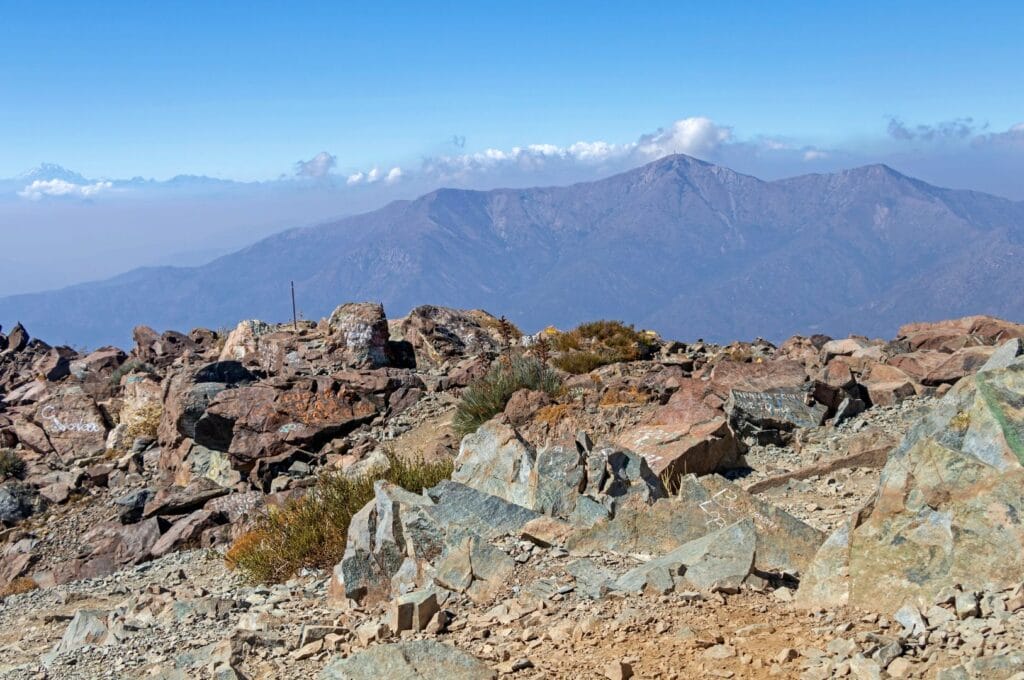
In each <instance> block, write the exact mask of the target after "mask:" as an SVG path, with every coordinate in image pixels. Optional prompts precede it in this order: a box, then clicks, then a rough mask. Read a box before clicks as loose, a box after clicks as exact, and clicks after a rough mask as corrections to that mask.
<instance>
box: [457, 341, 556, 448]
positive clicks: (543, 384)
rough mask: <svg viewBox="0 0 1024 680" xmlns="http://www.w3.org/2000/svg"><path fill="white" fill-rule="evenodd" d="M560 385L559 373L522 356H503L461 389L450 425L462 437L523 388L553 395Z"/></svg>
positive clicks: (492, 414)
mask: <svg viewBox="0 0 1024 680" xmlns="http://www.w3.org/2000/svg"><path fill="white" fill-rule="evenodd" d="M560 387H561V381H560V380H559V378H558V374H557V373H555V372H554V371H552V370H551V369H550V368H548V367H547V366H545V365H544V364H543V363H541V362H540V361H538V360H537V359H534V358H533V357H527V356H522V355H515V356H510V357H503V358H502V359H501V360H499V361H498V362H497V363H496V364H495V365H494V366H493V367H492V368H491V370H490V371H488V372H487V374H486V375H485V376H484V377H482V378H480V379H479V380H476V381H474V382H472V383H470V384H469V385H468V386H467V387H466V389H464V390H463V391H462V398H461V399H460V400H459V404H458V406H456V408H455V417H454V418H453V419H452V425H453V426H454V428H455V432H456V433H457V434H458V435H459V436H460V437H462V436H465V435H467V434H469V433H471V432H475V431H476V429H477V428H478V427H480V426H481V425H483V424H484V423H485V422H487V421H488V420H490V419H491V418H493V417H494V416H496V415H498V414H499V413H501V412H502V411H503V410H505V405H506V404H508V400H509V399H510V398H511V397H512V395H513V394H515V393H516V392H518V391H519V390H522V389H527V390H541V391H544V392H547V393H548V394H551V395H554V394H555V393H556V392H557V391H558V389H559V388H560Z"/></svg>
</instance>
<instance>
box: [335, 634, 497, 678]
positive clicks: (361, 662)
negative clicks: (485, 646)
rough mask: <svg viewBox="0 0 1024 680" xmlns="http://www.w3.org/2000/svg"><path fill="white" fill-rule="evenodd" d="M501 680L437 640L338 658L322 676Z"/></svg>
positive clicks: (417, 641)
mask: <svg viewBox="0 0 1024 680" xmlns="http://www.w3.org/2000/svg"><path fill="white" fill-rule="evenodd" d="M497 677H498V674H497V673H495V672H494V671H493V670H491V669H490V668H489V667H488V666H487V665H486V664H484V663H482V662H480V661H478V660H477V659H475V658H474V657H472V656H470V655H468V654H466V653H465V652H462V651H460V650H458V649H456V648H455V647H452V646H451V645H446V644H443V643H440V642H436V641H434V640H409V641H406V642H397V643H393V644H386V645H377V646H374V647H371V648H369V649H366V650H364V651H361V652H357V653H356V654H353V655H352V656H350V657H348V658H337V659H335V660H334V661H332V662H330V663H329V664H327V666H326V667H325V668H324V670H323V671H322V672H321V673H320V678H321V680H379V678H388V680H426V679H427V678H445V680H491V679H495V678H497Z"/></svg>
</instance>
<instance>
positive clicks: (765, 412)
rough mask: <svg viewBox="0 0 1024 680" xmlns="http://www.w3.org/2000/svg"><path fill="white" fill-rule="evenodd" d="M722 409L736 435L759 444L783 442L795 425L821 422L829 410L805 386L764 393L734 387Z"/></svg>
mask: <svg viewBox="0 0 1024 680" xmlns="http://www.w3.org/2000/svg"><path fill="white" fill-rule="evenodd" d="M725 412H726V414H727V415H728V416H729V427H730V428H731V429H732V431H733V432H735V433H736V434H737V435H738V436H740V437H743V438H744V439H751V440H754V441H756V442H757V443H759V444H778V445H784V444H786V443H787V442H788V441H789V440H790V439H791V437H792V433H793V431H794V430H796V429H797V428H805V427H817V426H818V425H821V424H822V423H823V422H824V420H825V416H826V414H827V412H828V409H827V407H826V406H825V405H824V404H818V403H815V402H814V399H813V397H812V396H811V395H810V394H809V393H808V391H807V390H806V389H805V388H800V387H795V388H794V387H790V388H784V387H780V388H774V389H771V390H769V391H766V392H747V391H743V390H737V389H733V390H731V391H730V393H729V401H728V402H726V405H725Z"/></svg>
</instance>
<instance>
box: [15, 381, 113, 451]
mask: <svg viewBox="0 0 1024 680" xmlns="http://www.w3.org/2000/svg"><path fill="white" fill-rule="evenodd" d="M32 421H33V424H35V425H36V426H38V427H39V428H40V429H41V430H42V431H43V432H44V433H45V442H46V447H47V448H39V449H37V450H39V451H40V452H41V453H46V452H47V450H52V451H54V452H55V453H56V454H57V455H58V456H60V458H61V460H63V461H64V462H65V463H69V462H71V461H73V460H77V459H79V458H87V457H90V456H95V455H99V454H101V453H103V452H104V451H105V450H106V444H107V433H108V432H109V426H108V424H107V421H106V419H105V418H104V416H103V413H102V412H101V411H100V409H99V407H98V406H97V405H96V402H95V400H93V398H92V397H90V396H89V395H87V394H86V393H85V392H83V391H82V389H81V388H80V387H78V386H69V387H62V388H60V389H59V390H58V391H57V392H55V393H53V394H52V395H51V396H49V397H48V398H46V399H45V400H43V401H41V402H39V404H38V405H37V406H36V408H35V410H34V413H33V415H32ZM26 429H28V428H26ZM26 434H28V432H26ZM19 438H21V439H22V441H23V442H26V443H28V445H29V446H40V447H42V443H41V442H38V441H33V438H32V437H31V436H27V437H21V436H20V435H19Z"/></svg>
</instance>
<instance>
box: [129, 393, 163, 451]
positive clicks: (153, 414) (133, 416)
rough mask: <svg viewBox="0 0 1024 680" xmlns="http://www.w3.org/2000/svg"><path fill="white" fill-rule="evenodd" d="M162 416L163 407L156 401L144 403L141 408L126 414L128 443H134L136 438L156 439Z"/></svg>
mask: <svg viewBox="0 0 1024 680" xmlns="http://www.w3.org/2000/svg"><path fill="white" fill-rule="evenodd" d="M162 415H163V406H161V405H160V404H159V403H157V402H155V401H147V402H143V403H142V404H141V405H140V406H139V407H137V408H135V409H133V410H131V411H129V412H128V413H126V414H125V416H124V423H125V426H126V431H125V434H126V439H127V441H129V442H130V441H134V440H135V438H136V437H152V438H154V439H155V438H156V432H157V429H158V428H159V427H160V417H161V416H162Z"/></svg>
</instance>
